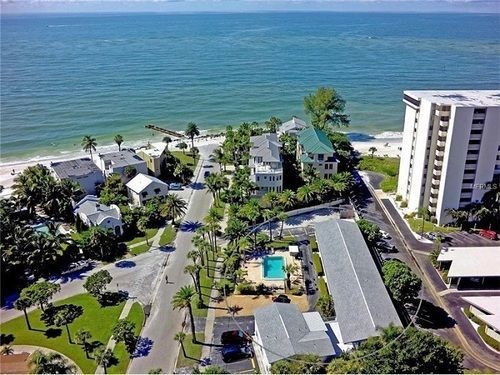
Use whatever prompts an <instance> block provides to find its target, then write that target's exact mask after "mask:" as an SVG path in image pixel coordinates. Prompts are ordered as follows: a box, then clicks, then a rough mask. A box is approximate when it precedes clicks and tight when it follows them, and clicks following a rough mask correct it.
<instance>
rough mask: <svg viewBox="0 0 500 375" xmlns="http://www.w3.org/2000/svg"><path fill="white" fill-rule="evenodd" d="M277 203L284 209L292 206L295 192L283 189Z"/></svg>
mask: <svg viewBox="0 0 500 375" xmlns="http://www.w3.org/2000/svg"><path fill="white" fill-rule="evenodd" d="M279 203H280V204H281V205H282V206H283V208H284V209H285V210H287V209H290V208H292V207H293V206H294V205H295V193H294V192H293V191H292V190H288V189H287V190H283V192H282V193H281V194H280V196H279Z"/></svg>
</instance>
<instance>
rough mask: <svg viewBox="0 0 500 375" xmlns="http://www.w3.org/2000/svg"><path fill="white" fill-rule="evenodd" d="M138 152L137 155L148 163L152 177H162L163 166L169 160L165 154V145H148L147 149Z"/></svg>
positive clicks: (142, 148) (143, 148) (140, 149)
mask: <svg viewBox="0 0 500 375" xmlns="http://www.w3.org/2000/svg"><path fill="white" fill-rule="evenodd" d="M160 145H161V146H160ZM136 152H137V155H139V157H140V158H141V159H142V160H144V161H145V162H146V166H147V167H148V171H149V174H150V175H152V176H156V177H158V176H160V175H161V165H162V163H163V162H164V161H165V160H166V158H167V155H166V154H165V144H158V145H151V144H148V145H147V146H145V147H141V148H138V149H137V150H136Z"/></svg>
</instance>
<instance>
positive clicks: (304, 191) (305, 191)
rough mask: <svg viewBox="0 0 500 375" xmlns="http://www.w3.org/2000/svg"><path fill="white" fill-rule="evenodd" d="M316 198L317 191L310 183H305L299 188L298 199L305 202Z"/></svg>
mask: <svg viewBox="0 0 500 375" xmlns="http://www.w3.org/2000/svg"><path fill="white" fill-rule="evenodd" d="M315 198H316V193H315V192H314V190H313V189H312V188H311V186H310V185H304V186H301V187H299V188H298V189H297V199H298V200H299V201H301V202H303V203H304V204H306V205H307V204H308V203H310V202H312V201H313V200H314V199H315Z"/></svg>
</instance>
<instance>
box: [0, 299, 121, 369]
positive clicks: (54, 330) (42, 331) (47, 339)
mask: <svg viewBox="0 0 500 375" xmlns="http://www.w3.org/2000/svg"><path fill="white" fill-rule="evenodd" d="M70 303H71V304H75V305H80V306H82V307H83V309H84V313H83V315H82V316H80V317H79V318H77V319H76V320H75V321H74V323H73V324H71V325H70V327H69V328H70V332H71V335H72V336H73V339H74V336H75V332H76V331H77V330H79V329H82V328H83V329H87V330H89V331H90V332H91V334H92V339H91V341H100V342H101V343H103V344H104V345H106V344H107V342H108V340H109V338H110V337H111V329H112V327H113V325H114V324H115V322H116V321H117V320H118V317H119V316H120V313H121V311H122V309H123V305H124V303H121V304H119V305H116V306H108V307H101V305H100V304H99V302H97V300H96V299H95V298H94V297H92V296H90V295H89V294H79V295H77V296H73V297H70V298H67V299H65V300H62V301H58V302H55V303H54V305H56V306H57V305H62V304H70ZM40 314H41V311H40V309H36V310H34V311H32V312H30V313H29V314H28V316H29V319H30V322H31V326H32V327H33V330H31V331H29V330H28V328H27V327H26V322H25V320H24V315H23V316H20V317H18V318H15V319H13V320H10V321H8V322H6V323H4V324H2V325H0V331H1V332H2V334H3V335H9V334H12V335H13V336H14V341H13V342H12V344H13V345H36V346H43V347H46V348H49V349H53V350H56V351H58V352H60V353H63V354H64V355H66V356H68V357H69V358H71V359H72V360H73V361H74V362H75V363H76V364H77V365H78V366H79V367H80V368H81V370H82V371H83V372H84V373H94V372H95V369H96V367H97V365H96V363H95V362H94V360H93V359H88V358H86V356H85V352H84V350H83V348H82V347H81V346H80V345H76V344H69V343H68V336H67V334H66V328H65V327H64V326H63V327H51V328H50V329H47V328H46V327H45V325H44V324H43V323H42V322H41V321H40Z"/></svg>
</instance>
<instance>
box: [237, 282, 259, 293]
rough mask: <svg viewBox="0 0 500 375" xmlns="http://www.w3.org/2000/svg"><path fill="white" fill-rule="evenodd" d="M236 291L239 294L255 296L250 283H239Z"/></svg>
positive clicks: (253, 288)
mask: <svg viewBox="0 0 500 375" xmlns="http://www.w3.org/2000/svg"><path fill="white" fill-rule="evenodd" d="M236 291H237V292H238V293H240V294H255V287H254V286H253V285H252V284H250V283H241V284H238V286H237V287H236Z"/></svg>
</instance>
